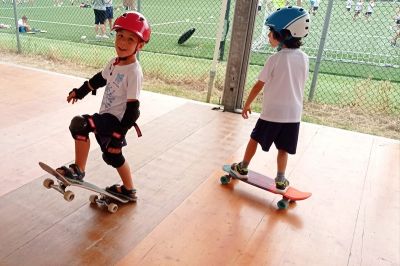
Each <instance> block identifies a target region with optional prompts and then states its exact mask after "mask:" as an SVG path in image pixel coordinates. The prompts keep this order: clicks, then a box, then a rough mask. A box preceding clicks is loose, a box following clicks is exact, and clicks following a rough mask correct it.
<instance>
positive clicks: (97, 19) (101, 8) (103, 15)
mask: <svg viewBox="0 0 400 266" xmlns="http://www.w3.org/2000/svg"><path fill="white" fill-rule="evenodd" d="M106 9H107V8H106V2H105V0H94V1H93V12H94V31H95V32H96V38H97V39H99V38H105V39H108V38H109V37H108V36H107V34H106V20H107V12H106ZM99 28H100V31H101V34H99Z"/></svg>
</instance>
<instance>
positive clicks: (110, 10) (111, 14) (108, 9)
mask: <svg viewBox="0 0 400 266" xmlns="http://www.w3.org/2000/svg"><path fill="white" fill-rule="evenodd" d="M113 18H114V9H113V7H112V6H108V7H106V19H113Z"/></svg>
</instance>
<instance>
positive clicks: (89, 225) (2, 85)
mask: <svg viewBox="0 0 400 266" xmlns="http://www.w3.org/2000/svg"><path fill="white" fill-rule="evenodd" d="M0 73H1V75H0V92H1V95H2V97H1V98H0V112H1V124H0V133H1V137H2V138H1V139H0V145H1V147H2V149H1V153H0V159H1V160H0V173H1V178H0V197H1V201H0V214H1V219H0V265H115V264H118V265H400V254H399V252H400V238H399V236H400V228H399V227H400V226H399V224H400V197H399V195H400V184H399V179H400V143H399V141H395V140H390V139H385V138H380V137H375V136H370V135H365V134H359V133H355V132H349V131H344V130H339V129H333V128H328V127H323V126H318V125H312V124H307V123H302V126H301V132H300V141H299V147H298V153H297V154H296V155H295V156H291V157H290V158H289V164H288V169H287V175H288V177H289V179H290V181H291V184H292V185H294V186H295V187H297V188H299V189H301V190H304V191H310V192H312V193H313V195H312V197H311V198H309V199H307V200H305V201H300V202H298V203H297V204H293V205H291V206H290V207H289V209H288V210H286V211H279V210H277V209H276V207H275V205H276V202H277V201H278V200H279V199H280V197H279V196H277V195H274V194H271V193H268V192H265V191H263V190H260V189H257V188H254V187H251V186H249V185H247V184H245V183H242V182H240V183H239V182H233V183H231V184H229V185H228V186H223V185H221V184H220V182H219V177H220V176H221V175H222V174H223V172H222V170H221V166H222V165H223V164H224V163H230V162H232V161H238V160H240V159H241V156H242V154H243V151H244V149H245V145H246V142H247V140H248V136H249V134H250V132H251V130H252V128H253V126H254V124H255V122H256V119H257V117H256V116H253V117H251V119H249V120H243V119H242V118H241V117H240V116H239V115H237V114H232V113H224V112H221V111H214V110H211V108H212V106H210V105H207V104H201V103H196V102H192V101H187V100H183V99H178V98H174V97H169V96H164V95H158V94H154V93H149V92H143V94H142V108H141V113H142V116H141V118H140V126H141V129H142V132H143V137H142V138H140V139H137V138H136V136H135V134H133V133H131V134H130V135H129V136H128V143H129V145H128V147H127V148H126V149H125V150H124V154H125V157H126V158H127V159H128V160H129V161H130V163H131V165H132V171H133V173H134V182H135V186H136V188H137V190H138V197H139V201H138V202H137V203H136V204H130V205H125V206H121V207H120V209H119V210H118V212H117V213H115V214H109V213H108V212H107V211H105V210H102V209H100V208H97V207H93V206H90V205H89V203H88V197H89V195H90V193H89V192H87V191H84V190H79V189H77V188H76V189H74V192H75V194H76V197H75V199H74V200H73V201H72V202H66V201H65V200H64V199H63V198H62V195H61V194H59V193H57V192H55V191H49V190H46V189H45V188H44V187H43V186H42V182H43V180H44V178H46V177H47V175H46V174H45V173H44V172H43V171H42V170H41V169H40V168H39V167H38V165H37V162H38V161H44V162H47V163H49V164H50V165H53V166H59V165H61V164H67V163H69V162H71V161H72V160H73V154H74V150H73V141H72V139H71V136H70V134H69V131H68V125H69V122H70V120H71V118H72V117H73V116H74V115H76V114H84V113H94V112H96V111H97V110H98V108H99V106H100V101H101V97H100V96H97V97H92V96H88V97H87V98H86V99H85V101H82V102H79V103H78V104H75V105H69V104H67V102H66V95H67V93H68V91H69V90H70V89H71V88H72V87H74V86H78V85H80V83H81V82H82V80H81V79H79V78H75V77H70V76H65V75H60V74H55V73H50V72H45V71H40V70H35V69H29V68H24V67H21V66H16V65H11V64H6V63H0ZM92 143H94V145H92V148H91V152H90V157H89V163H88V168H87V177H86V180H87V181H89V182H92V183H95V184H98V185H99V186H106V185H110V184H113V183H116V182H118V181H119V178H118V176H117V174H116V172H115V170H114V169H113V168H111V167H108V166H107V165H106V164H105V163H104V162H103V161H102V159H101V152H100V151H99V149H98V147H97V144H96V143H95V142H94V141H93V142H92ZM275 156H276V150H275V149H272V150H271V152H269V153H264V152H262V151H261V150H259V151H258V152H257V153H256V155H255V158H254V160H253V162H252V164H251V168H252V169H253V170H256V171H260V172H263V173H265V174H267V175H271V176H273V175H274V174H275V172H276V165H275V164H276V163H275Z"/></svg>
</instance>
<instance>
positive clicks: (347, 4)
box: [346, 0, 353, 12]
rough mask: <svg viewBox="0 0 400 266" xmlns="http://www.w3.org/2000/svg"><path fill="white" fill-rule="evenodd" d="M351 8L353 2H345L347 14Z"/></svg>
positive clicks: (351, 0)
mask: <svg viewBox="0 0 400 266" xmlns="http://www.w3.org/2000/svg"><path fill="white" fill-rule="evenodd" d="M352 6H353V0H347V2H346V9H347V11H348V12H350V10H351V7H352Z"/></svg>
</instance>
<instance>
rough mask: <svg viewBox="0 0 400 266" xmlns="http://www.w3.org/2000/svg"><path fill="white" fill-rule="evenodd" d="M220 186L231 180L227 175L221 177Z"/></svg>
mask: <svg viewBox="0 0 400 266" xmlns="http://www.w3.org/2000/svg"><path fill="white" fill-rule="evenodd" d="M220 181H221V184H222V185H226V184H228V183H229V182H230V181H231V178H230V177H229V176H227V175H224V176H221V178H220Z"/></svg>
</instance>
